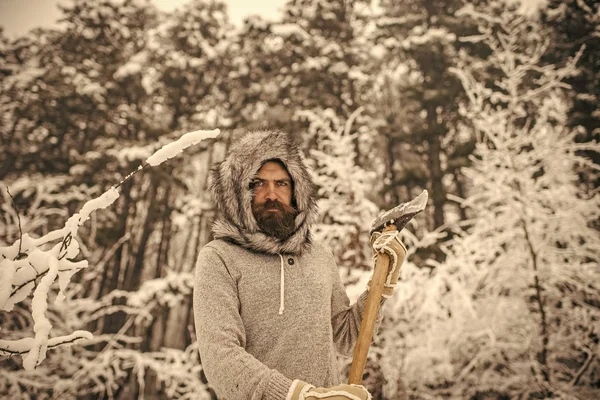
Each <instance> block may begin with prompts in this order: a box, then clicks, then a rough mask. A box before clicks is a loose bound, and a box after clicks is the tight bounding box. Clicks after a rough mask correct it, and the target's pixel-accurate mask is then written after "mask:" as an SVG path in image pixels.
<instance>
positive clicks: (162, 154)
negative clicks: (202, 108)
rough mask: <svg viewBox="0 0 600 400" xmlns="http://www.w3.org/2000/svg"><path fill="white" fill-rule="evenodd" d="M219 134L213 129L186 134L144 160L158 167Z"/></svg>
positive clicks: (218, 131) (217, 130)
mask: <svg viewBox="0 0 600 400" xmlns="http://www.w3.org/2000/svg"><path fill="white" fill-rule="evenodd" d="M219 133H221V131H220V130H219V129H214V130H212V131H206V130H199V131H193V132H188V133H186V134H185V135H183V136H182V137H180V138H179V139H178V140H177V141H175V142H172V143H169V144H167V145H165V146H163V147H161V148H160V149H159V150H157V151H156V152H155V153H154V154H152V155H151V156H150V157H148V159H146V163H147V164H149V165H152V166H157V165H160V164H162V163H163V162H165V161H166V160H168V159H171V158H173V157H176V156H177V155H178V154H180V153H181V152H182V151H183V150H185V149H187V148H188V147H190V146H193V145H195V144H198V143H200V142H201V141H202V140H205V139H213V138H216V137H217V136H218V135H219Z"/></svg>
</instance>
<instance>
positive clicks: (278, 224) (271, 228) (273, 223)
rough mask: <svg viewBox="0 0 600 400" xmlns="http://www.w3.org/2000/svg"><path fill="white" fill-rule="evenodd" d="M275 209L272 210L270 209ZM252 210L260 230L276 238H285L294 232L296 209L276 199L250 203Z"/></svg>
mask: <svg viewBox="0 0 600 400" xmlns="http://www.w3.org/2000/svg"><path fill="white" fill-rule="evenodd" d="M273 208H275V209H277V210H279V211H273V210H270V209H273ZM252 212H253V213H254V218H256V222H257V223H258V227H259V228H260V230H261V231H263V232H264V233H266V234H267V235H270V236H274V237H276V238H278V239H282V240H283V239H287V238H289V237H290V236H291V234H292V233H293V232H294V229H295V228H296V226H295V221H296V216H297V215H298V210H296V209H295V208H294V207H292V206H288V205H285V204H283V203H280V202H279V201H277V200H266V201H265V202H264V203H263V204H254V203H252Z"/></svg>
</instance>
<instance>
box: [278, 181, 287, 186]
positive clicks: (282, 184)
mask: <svg viewBox="0 0 600 400" xmlns="http://www.w3.org/2000/svg"><path fill="white" fill-rule="evenodd" d="M277 184H278V185H279V186H287V185H288V183H287V182H286V181H279V182H277Z"/></svg>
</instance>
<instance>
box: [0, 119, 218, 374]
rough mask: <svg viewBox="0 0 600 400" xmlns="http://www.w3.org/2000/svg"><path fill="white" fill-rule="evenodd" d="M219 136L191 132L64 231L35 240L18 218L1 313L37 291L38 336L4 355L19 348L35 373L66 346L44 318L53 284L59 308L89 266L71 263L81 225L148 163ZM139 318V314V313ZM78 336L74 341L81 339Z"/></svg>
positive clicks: (11, 344) (2, 346)
mask: <svg viewBox="0 0 600 400" xmlns="http://www.w3.org/2000/svg"><path fill="white" fill-rule="evenodd" d="M219 133H220V131H219V130H218V129H215V130H212V131H194V132H189V133H186V134H184V135H183V136H182V137H181V138H179V139H178V140H177V141H175V142H172V143H169V144H167V145H165V146H163V147H162V148H160V149H158V150H157V151H156V152H154V154H152V155H151V156H150V157H148V159H147V160H146V162H145V163H144V165H143V166H140V167H139V168H138V169H137V170H136V171H134V172H132V173H131V174H129V175H128V176H127V177H125V179H123V180H122V181H121V182H120V183H119V184H118V185H117V186H113V187H111V188H110V189H108V190H107V191H106V192H104V193H103V194H102V195H100V196H99V197H97V198H94V199H92V200H89V201H88V202H86V203H85V204H84V205H83V207H82V208H81V210H80V211H79V212H78V213H75V214H74V215H72V216H71V217H70V218H69V219H68V220H67V222H66V223H65V226H64V227H63V228H62V229H58V230H55V231H52V232H49V233H48V234H46V235H44V236H42V237H40V238H37V239H34V238H31V237H30V236H29V235H28V234H23V233H22V232H21V226H20V219H19V229H20V237H19V241H18V243H16V242H15V243H13V245H11V246H8V247H0V255H1V256H2V258H3V259H2V261H1V262H0V277H1V278H2V280H1V283H0V309H3V310H5V311H11V310H12V308H13V307H14V305H15V304H16V303H18V302H20V301H22V300H24V299H25V298H27V297H28V296H29V294H30V293H31V291H32V290H34V288H35V292H34V295H33V300H32V317H33V320H34V332H35V337H34V338H24V339H20V340H19V341H8V340H1V341H0V354H15V350H14V349H15V348H16V349H18V351H17V353H18V354H25V353H27V355H26V356H25V357H24V359H23V366H24V367H25V369H26V370H32V369H34V368H35V366H36V365H38V364H39V363H40V362H42V361H43V360H44V358H45V357H46V351H47V349H48V348H49V347H50V344H51V343H52V344H53V347H56V346H59V345H61V343H63V342H61V340H59V339H61V338H65V337H61V338H55V339H49V336H50V330H51V328H52V326H51V324H50V321H49V320H48V319H47V318H46V315H45V314H46V310H47V307H48V292H49V290H50V287H51V285H52V284H53V283H54V281H55V280H56V279H58V281H59V287H60V290H59V293H58V296H57V297H56V300H55V302H56V304H60V303H61V302H62V301H63V300H64V299H65V296H64V291H65V290H66V288H67V286H68V284H69V282H70V279H71V277H72V276H73V275H74V274H75V273H76V272H77V271H79V270H81V269H83V268H86V267H87V266H88V263H87V261H85V260H83V261H79V262H72V261H71V260H72V259H73V258H75V257H76V256H77V255H78V254H79V252H80V248H79V243H78V242H77V240H75V239H74V238H75V237H76V234H77V231H78V229H79V227H80V226H81V225H82V224H83V223H84V222H85V221H87V220H88V219H89V218H90V215H91V214H92V213H93V212H94V211H96V210H99V209H103V208H107V207H109V206H110V205H112V204H113V203H114V202H115V201H116V199H117V198H118V197H119V192H118V191H117V188H118V187H119V186H120V185H121V184H123V183H124V182H125V181H127V180H128V179H131V177H132V176H133V175H134V174H135V173H136V172H138V171H140V170H142V169H143V168H144V167H146V166H148V165H150V166H158V165H160V164H161V163H163V162H165V161H166V160H169V159H171V158H173V157H175V156H177V155H178V154H180V153H181V152H182V151H183V150H185V149H186V148H188V147H190V146H192V145H195V144H197V143H199V142H200V141H202V140H205V139H208V138H214V137H216V136H217V135H218V134H219ZM7 190H8V189H7ZM9 195H10V192H9ZM11 198H12V196H11ZM13 203H14V199H13ZM56 240H61V242H60V243H58V244H56V245H54V246H53V247H52V248H51V249H49V250H45V251H43V250H41V247H42V246H43V245H46V244H47V243H51V242H54V241H56ZM22 256H25V257H22ZM40 277H41V280H40V283H39V284H38V286H37V287H35V282H36V281H37V279H38V278H40ZM138 311H139V310H138ZM138 314H140V313H139V312H138ZM74 334H75V333H74ZM76 336H77V338H79V339H81V338H86V339H90V338H91V337H92V334H91V333H89V332H84V331H77V335H76ZM68 337H70V336H68ZM77 338H75V337H73V340H72V342H75V341H77V340H78V339H77ZM53 340H54V341H53ZM67 342H69V343H70V342H71V341H70V340H68V341H67ZM67 342H65V343H67Z"/></svg>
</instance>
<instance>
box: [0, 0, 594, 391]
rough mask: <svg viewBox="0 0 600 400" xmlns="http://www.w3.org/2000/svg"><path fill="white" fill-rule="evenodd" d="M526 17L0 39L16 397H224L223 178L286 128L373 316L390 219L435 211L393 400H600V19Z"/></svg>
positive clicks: (398, 309)
mask: <svg viewBox="0 0 600 400" xmlns="http://www.w3.org/2000/svg"><path fill="white" fill-rule="evenodd" d="M509 3H511V2H508V3H507V2H505V1H494V0H482V1H474V2H465V1H461V0H448V1H439V0H381V2H380V3H379V4H378V6H374V5H373V4H371V2H370V1H366V0H365V1H362V0H346V1H342V0H333V1H325V0H290V1H289V2H288V3H287V5H286V6H285V8H284V10H283V12H282V14H281V17H280V19H279V20H278V21H275V22H270V21H266V20H264V19H261V18H260V17H251V18H249V19H247V20H246V21H245V23H244V24H243V25H242V26H241V27H240V28H236V27H234V26H233V25H231V24H230V23H229V21H228V16H227V9H226V7H225V5H224V4H223V3H222V2H220V1H208V0H206V1H203V0H194V1H191V2H190V3H188V4H187V5H186V6H185V7H182V8H181V9H180V10H178V11H175V12H173V13H170V14H167V13H164V12H161V11H159V10H157V9H156V8H154V7H153V6H152V5H151V4H149V3H147V2H144V1H142V0H98V1H96V0H94V1H92V0H74V1H71V2H70V3H67V4H68V5H64V8H63V12H64V20H65V22H64V23H63V27H64V29H61V30H57V29H49V28H48V29H46V28H44V29H36V30H33V31H31V32H29V33H28V34H26V35H23V36H21V37H18V38H16V39H10V40H9V39H8V38H7V37H6V36H5V35H4V34H2V32H1V31H0V82H1V83H0V111H1V116H0V140H1V153H0V154H1V163H0V245H1V246H0V255H1V256H2V257H0V308H1V309H2V311H0V326H1V329H0V397H2V398H11V399H33V398H35V399H46V398H53V399H63V398H74V397H78V398H82V399H96V398H111V399H112V398H115V399H131V398H164V399H211V398H214V395H213V394H212V392H211V389H210V387H209V386H208V385H207V384H206V381H205V379H204V376H203V374H202V366H201V360H199V356H198V353H197V349H196V347H195V334H194V330H193V320H192V318H193V317H192V310H191V301H190V294H191V288H192V276H193V268H194V261H195V258H196V255H197V254H198V251H199V249H200V248H201V247H202V246H203V245H204V244H205V243H207V242H208V241H209V240H210V239H211V237H210V225H211V221H212V220H213V218H214V217H215V213H216V212H217V211H216V207H215V205H214V204H213V203H212V202H211V201H210V199H209V198H208V196H207V191H206V185H207V171H208V168H209V166H210V165H211V164H212V163H214V162H215V161H218V160H220V159H222V157H223V155H224V153H225V151H226V150H227V148H228V147H229V146H230V144H231V143H232V142H233V141H235V140H236V138H238V137H239V135H241V134H243V132H244V131H246V130H247V129H251V128H256V127H264V126H270V127H272V128H277V129H283V130H286V131H289V132H293V133H294V134H295V135H298V136H299V138H301V140H302V143H304V149H305V152H306V156H307V160H308V162H309V163H310V165H311V167H312V170H313V173H314V179H315V181H316V183H317V184H318V187H319V192H318V194H319V198H320V200H319V206H320V212H321V221H320V223H319V224H318V225H317V226H316V227H315V230H314V231H315V236H316V237H317V238H318V240H322V241H325V242H326V243H327V244H328V245H329V246H330V248H331V249H332V251H333V252H334V254H335V255H336V257H337V260H338V264H339V267H340V273H341V275H342V278H343V279H344V281H345V283H347V285H348V291H349V293H350V295H351V296H356V294H357V293H359V292H360V291H362V289H363V288H364V285H365V279H367V278H368V274H369V271H370V269H371V267H372V261H371V253H370V249H369V246H368V228H369V226H370V223H371V222H372V220H373V219H374V218H375V217H376V216H377V214H378V213H379V212H380V211H382V210H385V209H388V208H391V207H392V206H394V205H396V204H398V203H399V202H404V201H407V200H409V199H411V198H413V197H414V196H415V195H416V194H418V193H420V192H421V190H423V189H428V190H429V193H430V201H429V205H428V208H427V209H426V212H425V213H423V214H422V215H420V216H419V217H418V218H417V219H416V221H415V222H414V223H413V224H411V226H409V227H408V229H407V230H405V232H404V241H405V242H406V243H407V245H408V247H409V259H408V260H407V261H406V262H405V264H404V266H403V269H402V276H401V282H400V284H399V289H397V290H396V294H395V295H394V297H393V298H392V299H390V301H388V303H387V304H386V307H385V315H386V317H385V319H384V322H383V324H382V327H381V330H380V334H379V336H378V338H377V340H376V342H375V344H374V346H373V347H372V349H371V353H370V360H369V364H368V375H367V376H366V380H365V384H366V385H367V386H368V388H369V389H370V390H371V391H372V393H373V395H374V398H375V399H405V398H408V399H423V400H429V399H472V400H483V399H498V400H500V399H543V398H552V399H598V398H600V361H599V356H600V348H599V344H598V342H599V333H600V332H599V331H600V323H599V318H600V267H599V259H600V234H599V229H600V224H599V216H600V195H599V194H598V186H599V177H598V170H599V162H600V158H599V156H598V152H599V150H600V146H599V145H598V138H599V136H600V85H599V84H598V82H599V79H600V3H599V2H597V1H592V0H565V1H556V0H549V1H548V2H547V4H546V5H545V7H543V8H542V9H541V10H540V11H539V13H536V14H531V15H523V13H522V12H520V9H519V5H518V4H515V3H511V4H509ZM217 128H218V129H220V130H221V134H220V135H219V136H218V137H217V138H216V139H209V140H204V141H201V142H200V143H198V144H196V145H194V146H191V147H189V148H187V149H186V150H185V151H184V152H183V153H181V154H179V156H177V157H175V158H173V159H171V160H168V161H166V162H164V163H162V164H160V165H156V166H151V165H147V163H145V160H146V159H147V158H148V157H149V156H150V155H151V154H152V153H153V152H154V151H156V150H157V149H159V148H160V147H161V146H163V145H165V144H167V143H169V142H172V141H175V140H177V139H178V138H179V137H181V135H183V134H184V133H186V132H190V131H196V130H200V129H205V130H213V129H217ZM142 164H143V165H144V167H143V168H139V167H140V166H141V165H142ZM132 172H136V173H135V174H134V175H132V176H130V177H129V178H128V179H126V180H124V178H125V177H126V176H128V175H129V174H130V173H132ZM123 180H124V181H123ZM122 181H123V182H122ZM121 182H122V183H121ZM117 185H118V187H117V188H116V190H115V189H114V188H113V189H111V190H109V188H111V187H112V186H117ZM105 192H106V193H105ZM103 193H105V194H104V195H103ZM100 196H102V197H100ZM97 198H98V200H95V201H93V202H91V203H87V204H86V202H88V201H89V200H92V199H97ZM111 202H112V204H111ZM84 205H85V207H84ZM82 207H84V210H82ZM98 207H99V209H97V210H96V211H93V210H94V209H95V208H98ZM102 207H105V208H102ZM87 215H89V220H87V221H86V218H85V216H87ZM71 216H79V218H80V219H79V220H74V219H69V218H70V217H71ZM73 221H75V222H73ZM69 279H70V280H69ZM53 282H54V283H53ZM46 296H47V297H46ZM90 333H91V334H90ZM92 334H93V336H92ZM340 363H341V364H342V365H343V366H345V367H346V370H345V372H347V367H348V364H349V360H346V359H340ZM36 365H37V366H36ZM344 379H345V378H344Z"/></svg>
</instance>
